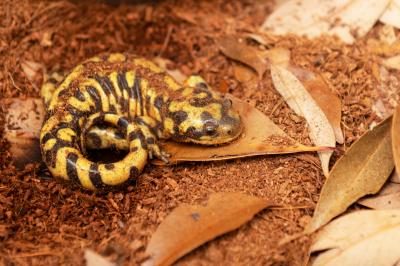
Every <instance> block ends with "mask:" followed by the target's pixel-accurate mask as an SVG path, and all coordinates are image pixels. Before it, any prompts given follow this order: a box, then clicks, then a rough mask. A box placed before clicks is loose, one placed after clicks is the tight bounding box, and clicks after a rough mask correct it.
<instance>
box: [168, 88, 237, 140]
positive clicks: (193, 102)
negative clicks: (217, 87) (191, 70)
mask: <svg viewBox="0 0 400 266" xmlns="http://www.w3.org/2000/svg"><path fill="white" fill-rule="evenodd" d="M183 96H184V97H183V98H181V99H178V100H176V101H172V102H171V104H170V106H169V114H170V117H171V119H172V120H173V123H174V126H173V135H172V138H173V139H174V140H176V141H179V142H192V143H197V144H203V145H217V144H223V143H227V142H230V141H232V140H234V139H236V138H237V137H238V136H239V135H240V133H241V132H242V126H241V121H240V116H239V114H238V112H236V111H235V110H233V109H232V101H231V100H229V99H227V98H223V97H222V96H221V95H220V94H219V93H217V92H213V91H212V90H210V89H208V88H205V87H203V88H201V87H196V88H192V87H187V88H184V89H183Z"/></svg>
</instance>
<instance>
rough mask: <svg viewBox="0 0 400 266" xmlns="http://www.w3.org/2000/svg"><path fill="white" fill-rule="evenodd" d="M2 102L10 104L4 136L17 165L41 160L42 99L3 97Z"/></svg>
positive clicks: (20, 165)
mask: <svg viewBox="0 0 400 266" xmlns="http://www.w3.org/2000/svg"><path fill="white" fill-rule="evenodd" d="M0 104H1V105H5V106H8V108H7V110H8V112H7V113H6V119H5V120H6V125H5V128H4V138H5V139H7V140H8V142H9V143H10V152H11V154H12V156H13V159H14V163H15V165H16V166H18V167H23V166H24V165H25V164H26V163H33V162H39V161H40V160H41V155H40V149H39V132H40V128H41V127H42V121H43V117H44V109H43V103H42V100H41V99H36V98H27V99H20V98H12V99H11V98H8V99H1V100H0Z"/></svg>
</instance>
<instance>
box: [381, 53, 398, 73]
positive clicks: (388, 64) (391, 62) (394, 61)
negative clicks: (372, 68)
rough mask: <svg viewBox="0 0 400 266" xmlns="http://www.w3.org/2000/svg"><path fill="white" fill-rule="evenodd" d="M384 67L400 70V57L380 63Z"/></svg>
mask: <svg viewBox="0 0 400 266" xmlns="http://www.w3.org/2000/svg"><path fill="white" fill-rule="evenodd" d="M382 64H383V65H384V66H385V67H388V68H392V69H397V70H400V55H396V56H393V57H390V58H387V59H384V60H383V61H382Z"/></svg>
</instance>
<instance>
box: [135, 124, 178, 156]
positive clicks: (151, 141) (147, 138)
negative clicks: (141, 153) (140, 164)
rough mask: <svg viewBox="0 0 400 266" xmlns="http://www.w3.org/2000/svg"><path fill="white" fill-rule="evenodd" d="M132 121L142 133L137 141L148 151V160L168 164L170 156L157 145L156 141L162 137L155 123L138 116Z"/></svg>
mask: <svg viewBox="0 0 400 266" xmlns="http://www.w3.org/2000/svg"><path fill="white" fill-rule="evenodd" d="M134 121H135V123H136V124H137V125H138V126H139V128H140V129H141V132H142V133H143V136H139V139H141V141H142V145H144V148H145V149H147V150H148V152H149V158H150V159H153V158H154V157H155V158H158V159H160V160H162V161H163V162H165V163H168V157H170V155H169V154H168V153H166V152H165V151H163V150H162V149H161V148H160V146H159V144H158V139H159V138H162V137H163V136H162V135H161V134H162V133H161V132H160V130H159V129H158V128H157V125H158V123H157V121H156V120H154V119H153V118H151V117H149V116H138V117H136V118H135V120H134Z"/></svg>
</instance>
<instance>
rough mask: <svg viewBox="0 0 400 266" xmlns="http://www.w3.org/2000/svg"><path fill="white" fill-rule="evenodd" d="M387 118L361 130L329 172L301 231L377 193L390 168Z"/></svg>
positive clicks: (310, 228)
mask: <svg viewBox="0 0 400 266" xmlns="http://www.w3.org/2000/svg"><path fill="white" fill-rule="evenodd" d="M391 120H392V119H391V118H389V119H386V120H385V121H384V122H382V123H381V124H379V125H378V126H376V127H375V128H374V129H373V130H371V131H368V132H367V133H365V134H364V135H363V136H362V137H361V138H360V139H359V140H358V141H356V142H355V143H354V144H353V145H352V146H351V147H350V148H349V150H348V151H347V152H346V154H345V155H344V156H343V157H342V158H340V159H339V160H338V161H337V162H336V164H335V166H334V167H333V168H332V171H331V172H330V174H329V177H328V178H327V180H326V182H325V184H324V186H323V187H322V190H321V195H320V198H319V200H318V203H317V206H316V208H315V211H314V216H313V219H312V220H311V222H310V224H308V225H307V227H306V229H305V232H306V233H312V232H314V231H315V230H317V229H319V228H320V227H321V226H323V225H324V224H326V223H328V222H329V221H330V220H331V219H332V218H334V217H335V216H337V215H339V214H341V213H342V212H344V211H345V210H346V209H347V208H348V207H349V206H350V205H351V204H352V203H354V202H356V201H357V200H358V199H359V198H361V197H363V196H365V195H368V194H375V193H377V192H378V191H379V190H380V189H381V187H382V186H383V184H384V183H385V181H386V180H387V179H388V177H389V175H390V173H391V172H392V170H393V167H394V162H393V155H392V146H391V138H390V127H391Z"/></svg>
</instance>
